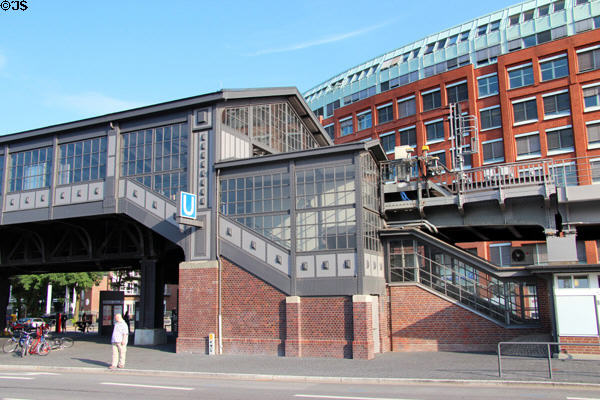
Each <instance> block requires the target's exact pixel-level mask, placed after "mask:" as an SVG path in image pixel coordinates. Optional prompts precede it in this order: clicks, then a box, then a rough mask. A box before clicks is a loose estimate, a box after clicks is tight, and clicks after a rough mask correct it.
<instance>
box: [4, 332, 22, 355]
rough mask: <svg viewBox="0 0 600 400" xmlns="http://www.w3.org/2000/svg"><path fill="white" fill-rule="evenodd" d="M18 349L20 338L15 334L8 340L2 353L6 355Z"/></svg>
mask: <svg viewBox="0 0 600 400" xmlns="http://www.w3.org/2000/svg"><path fill="white" fill-rule="evenodd" d="M17 347H19V336H18V335H17V333H16V332H13V334H12V335H11V337H10V339H7V340H6V342H4V344H3V345H2V351H3V352H5V353H12V352H13V351H15V350H17Z"/></svg>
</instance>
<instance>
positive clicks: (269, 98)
mask: <svg viewBox="0 0 600 400" xmlns="http://www.w3.org/2000/svg"><path fill="white" fill-rule="evenodd" d="M599 7H600V2H599V1H584V0H575V1H574V2H572V1H570V0H566V1H561V0H559V1H554V2H550V1H546V0H537V1H531V2H527V3H523V4H521V5H518V6H515V7H511V8H508V9H505V10H502V11H500V12H497V13H492V14H490V15H488V16H485V17H482V18H480V19H477V20H475V21H471V22H469V23H466V24H463V25H460V26H459V27H456V28H452V29H450V30H447V31H444V32H442V33H439V34H435V35H432V36H431V37H428V38H426V39H424V40H423V41H420V42H415V43H413V44H411V45H409V46H405V47H402V48H400V49H398V50H396V51H393V52H391V53H389V54H386V55H384V56H382V57H379V58H377V59H375V60H373V61H370V62H368V63H367V64H365V65H361V66H360V67H357V68H355V69H352V70H351V71H348V72H347V73H344V74H341V75H340V76H337V77H335V78H333V79H332V80H330V81H327V82H326V83H324V84H322V85H319V86H318V87H316V88H315V89H313V90H311V91H309V92H307V93H306V96H305V97H306V99H307V100H306V101H305V98H304V97H303V96H302V95H301V94H300V93H299V92H298V91H297V90H296V89H295V88H269V89H249V90H222V91H219V92H214V93H209V94H205V95H201V96H197V97H191V98H186V99H181V100H175V101H171V102H167V103H162V104H157V105H152V106H147V107H142V108H138V109H134V110H128V111H123V112H118V113H114V114H108V115H104V116H99V117H95V118H90V119H86V120H81V121H76V122H70V123H65V124H60V125H56V126H50V127H46V128H40V129H35V130H32V131H27V132H20V133H14V134H11V135H6V136H2V137H0V180H1V181H0V190H1V193H2V195H1V196H0V210H1V211H0V237H1V239H2V240H0V274H2V277H1V279H0V282H1V283H0V310H1V312H2V313H4V312H5V309H6V307H5V306H6V304H7V302H8V297H9V287H8V280H7V279H5V278H6V277H9V276H11V275H16V274H27V273H45V272H55V271H97V270H113V269H122V268H133V269H139V270H140V271H141V277H142V279H141V280H142V288H141V307H140V308H141V310H140V315H139V321H138V328H137V329H136V338H135V340H136V343H140V344H153V343H160V342H161V341H164V339H165V335H164V331H163V330H162V326H163V318H162V313H163V301H162V297H163V294H164V291H163V287H164V284H165V283H177V284H178V285H179V301H178V314H179V318H178V319H179V321H178V325H179V329H178V337H177V351H178V352H188V351H191V352H201V353H204V352H207V351H208V349H209V336H210V335H211V334H214V335H215V338H216V352H217V353H220V354H236V353H237V354H239V353H244V354H277V355H283V356H289V357H302V356H304V357H310V356H329V357H347V358H365V359H368V358H372V357H374V356H375V354H377V353H381V352H388V351H419V350H434V351H435V350H455V351H487V350H494V349H495V347H496V344H497V343H498V342H499V341H505V340H512V339H515V338H523V337H532V336H534V337H536V338H540V337H545V338H547V339H548V340H560V341H562V342H565V343H567V342H582V341H589V342H593V343H598V341H599V339H598V338H599V333H600V331H599V321H598V315H600V313H599V312H598V306H597V304H600V302H598V300H600V299H598V296H600V265H599V264H598V245H597V243H598V242H597V241H598V240H599V239H600V234H599V233H600V230H599V229H598V227H599V226H600V213H598V211H597V210H598V206H599V203H600V186H598V185H596V184H595V183H597V181H598V177H599V176H600V174H599V173H598V161H597V158H600V153H599V151H600V148H599V144H598V142H599V140H600V139H599V138H600V136H599V135H600V133H599V132H598V126H599V124H600V123H599V122H598V121H599V120H600V100H599V99H600V97H599V95H598V90H597V89H598V88H599V87H600V75H599V74H600V56H599V54H600V53H599V51H600V50H599V49H598V47H599V46H600V41H599V39H598V30H597V28H598V23H599V22H598V16H599V15H600V8H599ZM565 93H566V96H565ZM311 110H314V111H315V113H316V114H317V115H315V113H313V112H312V111H311ZM322 114H324V115H322ZM320 116H324V117H325V119H323V118H319V117H320ZM365 139H370V140H365ZM334 141H335V142H336V145H334V144H333V142H334ZM188 194H191V195H193V196H195V197H190V196H188ZM190 199H193V200H191V201H190ZM0 317H2V316H1V315H0ZM4 321H5V319H4V318H0V323H3V322H4ZM577 349H579V350H581V351H590V350H591V349H585V348H582V347H579V348H577ZM573 350H575V349H573Z"/></svg>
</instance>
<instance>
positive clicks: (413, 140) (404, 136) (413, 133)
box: [398, 126, 417, 147]
mask: <svg viewBox="0 0 600 400" xmlns="http://www.w3.org/2000/svg"><path fill="white" fill-rule="evenodd" d="M398 133H399V135H400V145H401V146H411V147H416V146H417V130H416V129H415V127H414V126H413V127H410V128H404V129H401V130H400V131H399V132H398Z"/></svg>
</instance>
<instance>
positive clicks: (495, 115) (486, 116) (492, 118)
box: [479, 106, 502, 131]
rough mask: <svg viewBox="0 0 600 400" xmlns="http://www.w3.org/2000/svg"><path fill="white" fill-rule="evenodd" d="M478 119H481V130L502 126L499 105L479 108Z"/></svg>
mask: <svg viewBox="0 0 600 400" xmlns="http://www.w3.org/2000/svg"><path fill="white" fill-rule="evenodd" d="M479 119H480V121H481V130H482V131H483V130H486V129H494V128H500V127H502V114H501V113H500V106H498V107H494V108H489V109H487V110H481V112H480V113H479Z"/></svg>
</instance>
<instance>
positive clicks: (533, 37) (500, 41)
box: [304, 0, 600, 118]
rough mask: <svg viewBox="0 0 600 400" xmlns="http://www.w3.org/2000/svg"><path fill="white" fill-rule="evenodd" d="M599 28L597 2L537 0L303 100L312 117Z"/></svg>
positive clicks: (373, 63)
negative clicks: (518, 51)
mask: <svg viewBox="0 0 600 400" xmlns="http://www.w3.org/2000/svg"><path fill="white" fill-rule="evenodd" d="M597 28H600V2H598V1H591V0H558V1H548V0H536V1H528V2H525V3H522V4H518V5H516V6H512V7H508V8H505V9H503V10H500V11H496V12H493V13H490V14H488V15H485V16H482V17H480V18H477V19H474V20H472V21H469V22H466V23H464V24H461V25H457V26H455V27H453V28H450V29H447V30H445V31H442V32H439V33H435V34H432V35H430V36H428V37H426V38H423V39H421V40H418V41H416V42H413V43H410V44H407V45H405V46H403V47H400V48H398V49H396V50H393V51H390V52H388V53H386V54H383V55H381V56H379V57H376V58H374V59H372V60H370V61H367V62H365V63H363V64H361V65H358V66H356V67H354V68H351V69H350V70H348V71H345V72H343V73H341V74H339V75H336V76H335V77H333V78H331V79H329V80H327V81H325V82H323V83H321V84H319V85H317V86H315V87H314V88H312V89H310V90H308V91H307V92H305V93H304V97H305V98H306V101H307V102H308V104H309V106H310V108H311V109H312V110H313V111H314V112H315V114H316V115H317V116H318V115H322V116H324V117H325V118H328V117H331V116H332V115H333V112H334V110H335V109H337V108H340V107H343V106H347V105H348V104H351V103H353V102H356V101H359V100H362V99H365V98H369V97H372V96H374V95H375V94H377V93H381V92H385V91H387V90H390V89H393V88H395V87H398V86H402V85H406V84H408V83H411V82H415V81H417V80H420V79H424V78H427V77H430V76H433V75H437V74H440V73H442V72H445V71H448V70H451V69H455V68H459V67H461V66H464V65H468V64H473V65H475V66H476V67H480V66H484V65H488V64H490V63H495V62H496V59H497V57H498V56H499V55H501V54H506V53H509V52H512V51H516V50H520V49H523V48H527V47H533V46H536V45H539V44H542V43H546V42H549V41H552V40H556V39H560V38H563V37H566V36H571V35H575V34H578V33H581V32H585V31H588V30H592V29H597Z"/></svg>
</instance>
